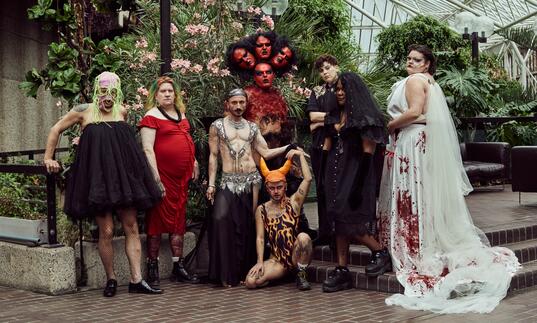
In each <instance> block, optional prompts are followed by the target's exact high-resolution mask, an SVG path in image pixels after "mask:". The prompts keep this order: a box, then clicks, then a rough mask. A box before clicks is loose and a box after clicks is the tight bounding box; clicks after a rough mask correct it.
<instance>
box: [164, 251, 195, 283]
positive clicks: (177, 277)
mask: <svg viewBox="0 0 537 323" xmlns="http://www.w3.org/2000/svg"><path fill="white" fill-rule="evenodd" d="M171 279H172V281H176V282H185V283H191V284H198V283H199V282H200V280H199V278H198V276H197V275H196V274H193V275H191V274H189V273H188V271H186V269H185V266H184V258H183V257H181V258H180V259H179V261H174V262H173V269H172V277H171Z"/></svg>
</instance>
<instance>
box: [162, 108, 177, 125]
mask: <svg viewBox="0 0 537 323" xmlns="http://www.w3.org/2000/svg"><path fill="white" fill-rule="evenodd" d="M157 109H158V110H159V111H160V113H162V115H163V116H164V117H165V118H166V119H168V120H171V121H173V122H175V123H179V122H180V121H181V112H179V110H177V108H176V109H175V111H176V112H177V119H175V118H172V117H171V116H170V115H169V114H167V113H166V111H164V109H162V107H157Z"/></svg>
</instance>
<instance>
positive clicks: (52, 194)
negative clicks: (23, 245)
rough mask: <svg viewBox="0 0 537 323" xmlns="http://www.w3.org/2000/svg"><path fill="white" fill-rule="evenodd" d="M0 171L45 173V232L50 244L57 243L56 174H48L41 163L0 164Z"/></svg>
mask: <svg viewBox="0 0 537 323" xmlns="http://www.w3.org/2000/svg"><path fill="white" fill-rule="evenodd" d="M0 173H19V174H37V175H45V177H46V179H47V234H48V244H49V245H50V246H55V245H58V236H57V231H56V216H57V214H56V174H49V173H48V172H47V170H46V168H45V166H43V165H17V164H0Z"/></svg>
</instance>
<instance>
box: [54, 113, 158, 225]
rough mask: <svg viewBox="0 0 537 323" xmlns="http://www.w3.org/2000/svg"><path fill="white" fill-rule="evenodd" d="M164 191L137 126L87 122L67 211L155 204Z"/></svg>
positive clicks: (80, 214)
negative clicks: (147, 157)
mask: <svg viewBox="0 0 537 323" xmlns="http://www.w3.org/2000/svg"><path fill="white" fill-rule="evenodd" d="M160 196H161V193H160V190H159V188H158V186H157V184H156V183H155V180H154V178H153V175H152V173H151V169H150V167H149V164H148V162H147V159H146V157H145V155H144V153H143V151H142V149H141V148H140V146H139V144H138V143H137V142H136V138H135V133H134V130H133V129H132V128H131V127H130V126H129V125H128V124H127V123H125V122H123V121H115V122H101V123H92V124H89V125H87V126H86V128H85V129H84V131H83V133H82V136H81V137H80V143H79V146H78V150H77V153H76V158H75V162H74V163H73V165H72V166H71V171H70V175H69V176H68V179H67V189H66V193H65V205H64V211H65V213H66V214H67V215H68V216H70V217H71V218H72V219H78V218H87V217H94V216H95V215H96V214H99V213H104V212H110V211H113V210H117V209H123V208H129V207H134V208H136V209H138V210H145V209H148V208H150V207H152V206H153V205H154V204H155V203H156V202H157V201H158V200H159V199H160Z"/></svg>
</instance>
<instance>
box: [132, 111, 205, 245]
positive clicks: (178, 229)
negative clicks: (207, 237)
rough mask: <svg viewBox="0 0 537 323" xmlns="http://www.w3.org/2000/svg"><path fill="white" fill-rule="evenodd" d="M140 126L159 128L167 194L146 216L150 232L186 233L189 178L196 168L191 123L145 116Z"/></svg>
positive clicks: (160, 170)
mask: <svg viewBox="0 0 537 323" xmlns="http://www.w3.org/2000/svg"><path fill="white" fill-rule="evenodd" d="M138 127H139V128H143V127H148V128H151V129H155V130H156V131H157V132H156V135H155V144H154V146H153V150H154V151H155V158H156V160H157V168H158V173H159V175H160V180H161V181H162V184H163V185H164V188H165V190H166V196H165V197H164V198H163V199H162V200H161V201H160V202H159V203H158V204H157V205H155V206H154V207H153V208H152V209H151V210H150V211H149V212H148V216H147V218H146V226H147V234H148V235H158V234H161V233H174V234H180V235H182V234H184V233H185V231H186V204H187V200H188V181H189V180H190V178H191V177H192V171H193V169H194V154H195V147H194V141H193V140H192V137H191V136H190V124H189V123H188V120H187V119H186V118H185V119H182V120H181V121H180V122H179V123H177V122H174V121H171V120H167V119H165V120H163V119H158V118H155V117H153V116H145V117H144V118H143V119H142V120H141V121H140V123H139V124H138Z"/></svg>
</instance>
